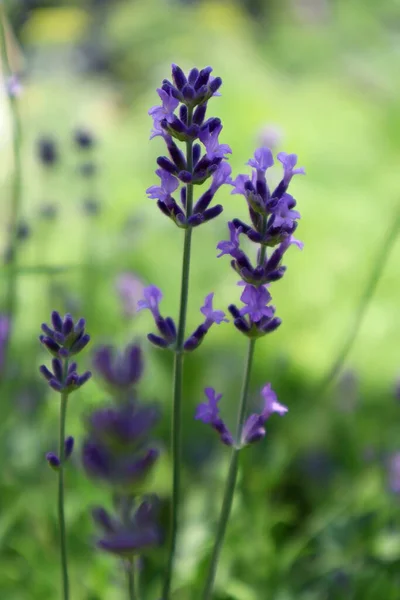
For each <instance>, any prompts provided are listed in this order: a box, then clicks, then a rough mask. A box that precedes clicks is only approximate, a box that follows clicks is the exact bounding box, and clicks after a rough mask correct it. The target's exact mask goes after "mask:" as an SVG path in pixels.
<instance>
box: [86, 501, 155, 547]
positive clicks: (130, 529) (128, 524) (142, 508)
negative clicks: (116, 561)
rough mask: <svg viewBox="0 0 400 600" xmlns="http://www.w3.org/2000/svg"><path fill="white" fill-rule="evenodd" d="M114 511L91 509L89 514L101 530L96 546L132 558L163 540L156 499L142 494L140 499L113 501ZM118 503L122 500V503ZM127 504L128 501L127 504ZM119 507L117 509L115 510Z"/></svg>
mask: <svg viewBox="0 0 400 600" xmlns="http://www.w3.org/2000/svg"><path fill="white" fill-rule="evenodd" d="M116 504H117V506H116V509H117V513H121V516H118V517H114V516H112V515H110V514H109V512H108V511H106V510H105V509H104V508H102V507H100V506H98V507H95V508H94V509H93V510H92V517H93V520H94V521H95V523H96V524H97V525H98V527H99V528H100V530H101V531H102V537H100V538H99V539H98V540H97V547H98V548H100V549H101V550H104V551H105V552H109V553H111V554H114V555H116V556H119V557H121V558H131V557H133V556H135V555H137V554H139V553H140V554H142V553H143V552H145V551H146V550H147V549H149V548H152V547H154V546H158V545H159V544H160V543H161V542H162V537H161V533H160V529H159V527H158V524H157V518H158V504H159V503H158V499H157V498H156V497H155V496H145V497H143V498H142V499H141V500H140V501H135V499H130V500H129V501H128V503H126V501H125V506H124V502H123V501H122V499H121V501H120V502H118V499H117V502H116ZM118 504H122V506H121V507H119V506H118ZM126 504H127V505H126ZM119 508H120V510H118V509H119Z"/></svg>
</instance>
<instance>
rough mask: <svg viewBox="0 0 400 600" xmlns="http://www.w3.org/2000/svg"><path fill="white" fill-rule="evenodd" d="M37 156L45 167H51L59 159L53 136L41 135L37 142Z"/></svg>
mask: <svg viewBox="0 0 400 600" xmlns="http://www.w3.org/2000/svg"><path fill="white" fill-rule="evenodd" d="M37 152H38V158H39V160H40V162H41V163H42V165H44V166H45V167H53V166H54V165H55V164H56V163H57V162H58V160H59V154H58V148H57V143H56V141H55V140H54V139H53V138H50V137H42V138H40V139H39V140H38V142H37Z"/></svg>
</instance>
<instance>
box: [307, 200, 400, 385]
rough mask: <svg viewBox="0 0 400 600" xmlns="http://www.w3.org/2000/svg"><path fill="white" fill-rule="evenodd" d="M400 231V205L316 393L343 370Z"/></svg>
mask: <svg viewBox="0 0 400 600" xmlns="http://www.w3.org/2000/svg"><path fill="white" fill-rule="evenodd" d="M399 231H400V206H399V207H398V208H397V211H396V213H395V215H394V217H392V219H391V227H390V229H389V231H388V232H387V233H386V234H385V240H384V242H383V244H382V245H381V244H380V245H379V247H380V251H378V252H377V254H376V259H375V262H374V263H373V265H372V269H371V272H370V275H369V277H368V279H367V283H366V286H365V289H364V292H363V293H362V295H361V297H360V300H359V303H358V307H357V310H356V311H355V314H354V321H353V323H352V325H351V326H350V327H349V330H348V334H347V335H346V337H345V339H344V341H343V344H342V345H341V346H340V347H339V351H338V353H337V355H336V356H335V358H334V360H333V362H332V364H331V366H330V367H329V369H328V370H327V372H326V373H325V375H324V376H323V377H322V379H321V381H320V382H319V383H318V385H317V389H316V392H315V393H316V395H318V396H321V395H322V394H323V393H324V392H325V391H326V390H327V389H328V388H329V386H330V384H331V383H332V381H333V380H334V379H335V378H336V377H337V375H338V374H339V373H340V372H341V370H342V368H343V365H344V364H345V362H346V359H347V357H348V355H349V352H350V350H351V349H352V347H353V344H354V342H355V340H356V338H357V335H358V333H359V331H360V327H361V325H362V322H363V320H364V316H365V314H366V312H367V309H368V307H369V305H370V302H371V300H372V297H373V295H374V292H375V290H376V287H377V285H378V283H379V280H380V278H381V276H382V273H383V271H384V268H385V265H386V263H387V261H388V258H389V256H390V253H391V251H392V248H393V246H394V243H395V241H396V239H397V236H398V235H399Z"/></svg>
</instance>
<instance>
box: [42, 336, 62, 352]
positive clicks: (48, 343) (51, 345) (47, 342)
mask: <svg viewBox="0 0 400 600" xmlns="http://www.w3.org/2000/svg"><path fill="white" fill-rule="evenodd" d="M39 340H40V341H41V343H42V344H43V346H45V347H46V348H47V350H48V351H49V352H50V354H52V355H53V356H58V353H59V350H60V346H59V345H58V344H56V343H55V342H54V341H53V340H52V339H51V338H49V337H46V336H44V335H41V336H40V337H39Z"/></svg>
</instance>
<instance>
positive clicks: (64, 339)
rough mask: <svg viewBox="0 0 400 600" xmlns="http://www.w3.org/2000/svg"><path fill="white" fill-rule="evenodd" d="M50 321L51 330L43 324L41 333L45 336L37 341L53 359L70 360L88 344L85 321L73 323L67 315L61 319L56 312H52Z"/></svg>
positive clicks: (88, 337) (80, 320) (88, 338)
mask: <svg viewBox="0 0 400 600" xmlns="http://www.w3.org/2000/svg"><path fill="white" fill-rule="evenodd" d="M51 320H52V325H53V328H51V327H49V326H48V325H46V323H43V324H42V331H43V333H44V334H45V335H41V336H40V338H39V339H40V341H41V343H42V344H43V346H45V347H46V348H47V350H48V351H49V352H50V354H52V355H53V356H54V357H56V358H62V359H67V358H70V357H71V356H74V355H75V354H78V353H79V352H81V351H82V350H83V349H84V348H85V346H87V344H88V343H89V340H90V336H89V335H88V334H87V333H85V325H86V322H85V319H79V320H78V321H77V322H76V323H74V321H73V319H72V316H71V315H70V314H69V313H68V314H66V315H65V317H64V318H62V317H61V316H60V314H59V313H58V312H56V311H53V313H52V315H51Z"/></svg>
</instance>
